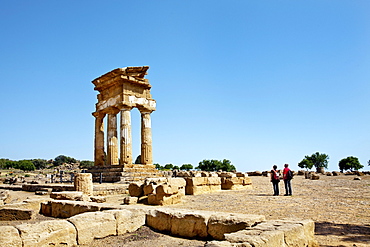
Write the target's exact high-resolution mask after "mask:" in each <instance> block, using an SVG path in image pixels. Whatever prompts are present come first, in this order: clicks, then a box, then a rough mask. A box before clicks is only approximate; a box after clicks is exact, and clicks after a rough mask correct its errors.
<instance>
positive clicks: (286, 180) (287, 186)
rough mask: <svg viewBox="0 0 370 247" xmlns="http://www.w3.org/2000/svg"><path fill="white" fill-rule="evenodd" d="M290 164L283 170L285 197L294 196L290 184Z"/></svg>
mask: <svg viewBox="0 0 370 247" xmlns="http://www.w3.org/2000/svg"><path fill="white" fill-rule="evenodd" d="M288 166H289V165H288V164H285V165H284V170H283V180H284V185H285V195H284V196H291V195H292V185H291V183H290V180H292V178H293V176H292V171H291V170H290V169H289V168H288Z"/></svg>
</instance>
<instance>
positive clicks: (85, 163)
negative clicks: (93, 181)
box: [0, 155, 94, 171]
mask: <svg viewBox="0 0 370 247" xmlns="http://www.w3.org/2000/svg"><path fill="white" fill-rule="evenodd" d="M63 164H79V167H80V168H82V169H86V168H88V167H91V166H93V165H94V162H93V161H89V160H82V161H79V160H76V159H75V158H72V157H69V156H66V155H59V156H57V157H55V158H54V159H51V160H45V159H28V160H27V159H25V160H18V161H15V160H10V159H3V158H2V159H0V169H10V168H13V169H20V170H22V171H34V170H41V169H45V168H52V167H56V166H60V165H63Z"/></svg>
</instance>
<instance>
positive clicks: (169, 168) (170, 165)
mask: <svg viewBox="0 0 370 247" xmlns="http://www.w3.org/2000/svg"><path fill="white" fill-rule="evenodd" d="M163 168H164V169H166V170H172V169H173V165H172V164H166V165H165V166H164V167H163Z"/></svg>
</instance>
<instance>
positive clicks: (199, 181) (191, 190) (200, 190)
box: [185, 177, 221, 195]
mask: <svg viewBox="0 0 370 247" xmlns="http://www.w3.org/2000/svg"><path fill="white" fill-rule="evenodd" d="M185 180H186V187H185V193H186V194H187V195H199V194H204V193H210V192H214V191H220V190H221V178H219V177H189V178H185Z"/></svg>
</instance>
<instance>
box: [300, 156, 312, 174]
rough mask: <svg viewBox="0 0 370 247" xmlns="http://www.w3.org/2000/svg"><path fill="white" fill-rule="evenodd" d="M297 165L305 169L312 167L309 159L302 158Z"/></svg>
mask: <svg viewBox="0 0 370 247" xmlns="http://www.w3.org/2000/svg"><path fill="white" fill-rule="evenodd" d="M298 166H299V167H300V168H303V169H307V171H308V170H310V169H311V168H312V167H313V163H312V162H311V161H310V160H308V159H306V158H304V159H303V160H302V161H301V162H299V163H298Z"/></svg>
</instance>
